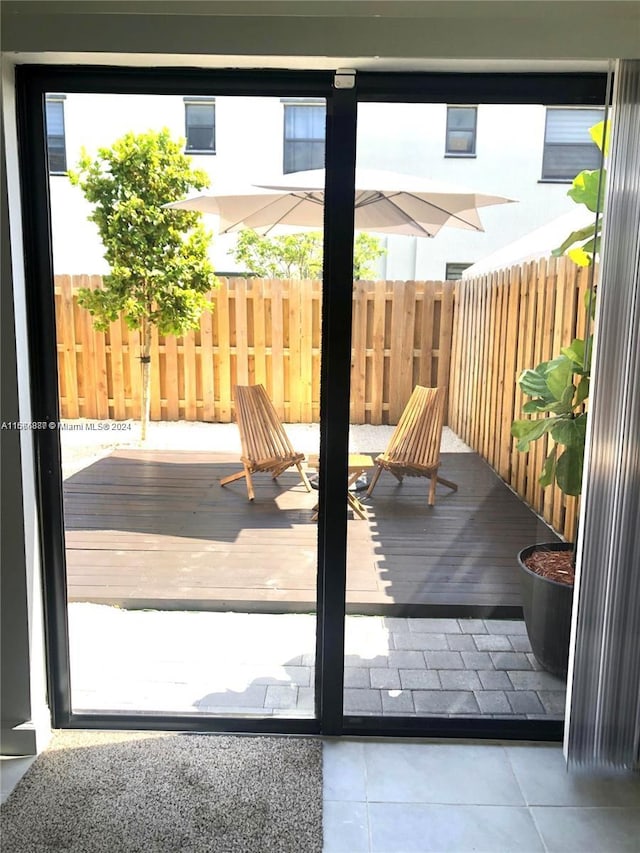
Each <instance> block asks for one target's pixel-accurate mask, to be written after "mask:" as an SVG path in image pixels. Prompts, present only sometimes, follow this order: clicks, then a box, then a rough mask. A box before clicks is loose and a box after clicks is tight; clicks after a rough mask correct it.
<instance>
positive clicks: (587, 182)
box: [511, 122, 608, 495]
mask: <svg viewBox="0 0 640 853" xmlns="http://www.w3.org/2000/svg"><path fill="white" fill-rule="evenodd" d="M589 132H590V134H591V137H592V139H593V140H594V142H595V143H596V145H598V147H599V148H600V150H601V151H604V153H605V154H606V153H608V123H607V122H600V123H599V124H597V125H595V126H594V127H592V128H591V130H590V131H589ZM605 183H606V173H605V170H604V169H596V170H593V171H590V170H585V171H583V172H580V174H579V175H577V176H576V178H575V179H574V181H573V184H572V187H571V189H570V190H569V191H568V193H567V195H568V196H569V197H570V198H572V199H573V200H574V201H575V202H576V204H584V205H585V206H586V207H587V208H588V210H590V211H591V212H592V213H593V214H594V215H595V217H594V221H593V223H592V224H591V225H588V226H587V227H586V228H582V229H580V230H579V231H574V232H572V233H571V234H570V235H569V236H568V237H567V239H566V240H565V241H564V243H563V244H562V245H561V246H559V247H558V248H557V249H555V250H554V252H553V254H554V255H556V256H558V255H562V254H565V253H567V255H568V256H569V257H570V258H571V260H572V261H574V263H576V264H578V265H579V266H589V265H591V264H593V263H594V260H595V259H596V257H597V255H598V252H599V250H600V234H601V230H602V209H603V202H604V191H605ZM594 297H595V294H594V293H593V291H592V289H591V288H590V289H589V290H588V291H587V293H586V294H585V310H586V311H587V316H588V318H589V323H588V324H587V325H588V326H589V325H590V322H591V321H592V320H593V318H594V314H595V301H594ZM591 340H592V334H591V333H588V334H587V336H586V338H584V339H581V338H575V339H574V340H573V341H572V342H571V345H570V346H568V347H564V348H563V349H562V350H561V351H560V355H558V356H557V357H556V358H553V359H551V361H543V362H541V363H540V364H539V365H538V366H537V367H535V368H533V369H530V370H525V371H524V372H523V373H522V375H521V376H520V377H519V379H518V384H519V385H520V388H521V389H522V391H523V393H524V394H526V395H527V396H528V397H531V400H529V401H528V402H527V403H525V404H524V406H523V407H522V412H523V414H526V415H534V416H536V415H537V416H538V417H532V418H526V419H522V420H516V421H514V422H513V424H512V425H511V434H512V435H513V436H515V438H517V439H518V442H517V448H518V450H521V451H523V452H526V451H528V450H529V446H530V444H531V442H533V441H537V440H538V439H540V438H542V436H544V435H546V434H547V433H548V434H549V435H550V436H551V438H552V439H553V441H554V444H553V446H552V447H551V449H550V451H549V453H548V455H547V458H546V460H545V463H544V466H543V468H542V473H541V474H540V477H539V479H538V482H539V483H540V485H541V486H543V487H546V486H550V485H551V484H552V483H553V482H554V481H555V482H557V484H558V486H559V487H560V489H561V490H562V491H563V492H564V493H565V494H567V495H579V494H580V493H581V491H582V468H583V462H584V446H585V437H586V430H587V413H586V411H585V407H584V404H585V402H586V400H587V398H588V396H589V381H590V376H591Z"/></svg>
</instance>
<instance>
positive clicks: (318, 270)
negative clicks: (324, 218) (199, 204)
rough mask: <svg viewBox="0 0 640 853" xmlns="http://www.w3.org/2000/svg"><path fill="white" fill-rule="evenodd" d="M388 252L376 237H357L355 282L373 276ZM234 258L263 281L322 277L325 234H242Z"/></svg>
mask: <svg viewBox="0 0 640 853" xmlns="http://www.w3.org/2000/svg"><path fill="white" fill-rule="evenodd" d="M385 251H386V250H385V249H384V248H382V246H381V245H380V241H379V240H378V239H377V238H376V237H372V236H371V235H370V234H362V233H361V234H357V235H356V239H355V243H354V251H353V277H354V279H364V278H371V277H372V276H373V275H374V271H373V268H372V267H371V264H372V263H373V261H375V260H376V259H377V258H379V257H380V256H381V255H383V254H384V253H385ZM233 257H234V258H235V260H236V261H237V262H238V263H241V264H243V265H244V266H245V267H246V269H247V270H248V271H249V272H252V273H255V275H258V276H261V277H262V278H289V279H291V278H293V279H305V278H320V276H321V275H322V234H321V233H320V232H318V231H307V232H301V233H298V234H286V235H284V236H279V237H265V236H262V235H260V234H257V233H256V232H255V231H252V230H245V231H240V233H239V235H238V241H237V243H236V247H235V250H234V252H233Z"/></svg>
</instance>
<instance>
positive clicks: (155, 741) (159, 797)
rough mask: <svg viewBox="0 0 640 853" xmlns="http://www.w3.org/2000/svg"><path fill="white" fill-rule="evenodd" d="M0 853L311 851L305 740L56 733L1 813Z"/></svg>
mask: <svg viewBox="0 0 640 853" xmlns="http://www.w3.org/2000/svg"><path fill="white" fill-rule="evenodd" d="M1 830H2V832H1V835H0V837H1V839H2V853H56V851H64V853H103V851H105V853H107V851H108V853H120V851H127V853H129V851H144V853H236V851H237V853H253V852H254V851H255V853H270V851H278V853H315V851H317V853H320V851H321V850H322V745H321V743H320V742H319V741H317V740H313V739H310V738H284V737H262V736H261V737H249V736H246V737H242V736H228V735H188V734H177V735H176V734H166V733H151V732H145V733H142V732H136V733H131V732H73V731H64V732H57V733H56V734H55V736H54V738H53V740H52V742H51V745H50V746H49V747H48V749H46V750H45V752H43V753H42V754H41V755H40V756H39V757H38V758H37V759H36V761H35V762H34V763H33V765H32V766H31V767H30V769H29V770H28V771H27V773H26V774H25V776H24V777H23V779H22V780H21V781H20V782H19V783H18V785H17V786H16V788H15V790H14V791H13V792H12V794H11V795H10V797H9V798H8V799H7V801H6V803H4V805H3V806H2V810H1Z"/></svg>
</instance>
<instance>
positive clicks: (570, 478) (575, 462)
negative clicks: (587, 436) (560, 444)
mask: <svg viewBox="0 0 640 853" xmlns="http://www.w3.org/2000/svg"><path fill="white" fill-rule="evenodd" d="M583 462H584V445H579V446H576V447H567V448H566V450H565V451H564V453H563V454H562V455H561V456H560V457H559V458H558V461H557V463H556V480H557V481H558V486H560V488H561V489H562V491H563V492H564V493H565V495H579V494H580V492H581V491H582V466H583Z"/></svg>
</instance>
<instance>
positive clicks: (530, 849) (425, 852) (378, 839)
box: [0, 739, 640, 853]
mask: <svg viewBox="0 0 640 853" xmlns="http://www.w3.org/2000/svg"><path fill="white" fill-rule="evenodd" d="M32 760H33V759H31V758H10V759H8V758H3V760H2V762H1V763H0V775H1V778H2V801H3V802H4V800H5V799H6V797H7V796H8V795H9V793H10V791H11V790H12V789H13V787H14V785H15V784H16V783H17V781H18V780H19V779H20V777H21V775H22V774H23V773H24V772H25V771H26V770H27V768H28V766H29V764H30V763H31V761H32ZM323 776H324V783H323V784H324V791H323V800H324V803H323V815H324V817H323V821H324V848H323V849H324V853H360V851H367V853H414V851H420V853H470V852H471V851H474V853H536V851H546V853H631V852H632V851H634V853H637V851H638V850H639V849H640V844H639V841H638V839H640V774H627V773H613V772H609V773H586V772H575V771H574V772H567V770H566V767H565V763H564V759H563V756H562V750H561V748H560V746H559V745H547V744H534V745H532V744H518V743H512V744H495V743H477V742H476V743H471V742H448V743H443V742H435V743H425V742H414V741H398V740H389V741H380V740H378V741H373V740H369V739H366V740H358V741H355V740H338V739H336V740H325V742H324V767H323ZM300 853H304V851H300Z"/></svg>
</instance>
